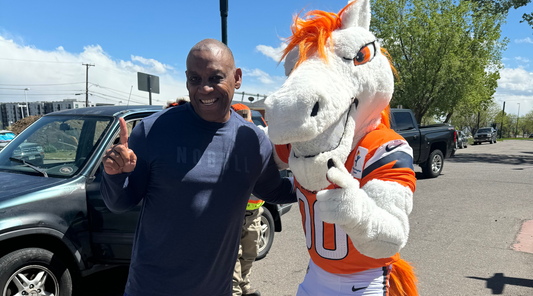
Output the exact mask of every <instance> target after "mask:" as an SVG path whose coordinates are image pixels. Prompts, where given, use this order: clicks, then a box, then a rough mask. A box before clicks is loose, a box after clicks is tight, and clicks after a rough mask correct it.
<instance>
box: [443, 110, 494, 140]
mask: <svg viewBox="0 0 533 296" xmlns="http://www.w3.org/2000/svg"><path fill="white" fill-rule="evenodd" d="M501 113H502V110H501V107H500V106H499V105H498V104H496V103H495V102H492V103H490V104H489V105H488V106H486V107H485V108H480V109H479V111H477V112H472V110H469V109H468V108H467V107H465V106H464V105H459V106H458V108H457V112H455V113H454V114H453V116H452V117H451V124H452V125H454V126H455V128H456V129H458V130H468V131H469V132H470V133H471V134H472V135H474V134H475V133H476V132H477V130H478V129H479V128H482V127H488V126H493V127H497V128H498V129H500V125H499V121H498V115H500V118H501Z"/></svg>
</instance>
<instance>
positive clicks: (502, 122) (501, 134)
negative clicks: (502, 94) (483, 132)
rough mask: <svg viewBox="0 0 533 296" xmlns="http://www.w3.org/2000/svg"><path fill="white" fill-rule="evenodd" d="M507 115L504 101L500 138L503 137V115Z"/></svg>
mask: <svg viewBox="0 0 533 296" xmlns="http://www.w3.org/2000/svg"><path fill="white" fill-rule="evenodd" d="M504 116H505V101H504V102H503V110H502V123H501V124H500V139H501V138H502V131H503V117H504Z"/></svg>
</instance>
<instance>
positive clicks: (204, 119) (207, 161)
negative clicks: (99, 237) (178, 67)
mask: <svg viewBox="0 0 533 296" xmlns="http://www.w3.org/2000/svg"><path fill="white" fill-rule="evenodd" d="M185 74H186V76H187V89H188V91H189V98H190V100H191V102H190V104H184V105H181V106H177V107H174V108H168V109H165V110H163V111H161V112H158V113H156V114H154V115H152V116H150V117H147V118H145V119H143V121H142V122H141V123H140V124H138V125H137V126H136V127H135V128H134V129H133V131H132V132H131V135H130V137H129V140H128V132H127V128H126V124H125V122H124V121H123V120H121V141H120V144H117V145H115V146H113V147H112V148H111V149H109V150H107V151H106V153H105V155H104V157H103V163H104V169H105V173H104V174H103V178H102V183H101V191H102V195H103V197H104V201H105V203H106V205H107V207H108V208H109V209H110V210H111V211H112V212H115V213H121V212H124V211H127V210H129V209H131V208H133V207H134V206H136V205H137V204H139V202H141V201H144V202H143V203H142V211H141V215H140V218H139V222H138V225H137V231H136V233H135V238H134V243H133V252H132V257H131V265H130V271H129V276H128V282H127V284H126V289H125V291H126V295H129V296H146V295H150V296H152V295H153V296H177V295H212V296H215V295H216V296H218V295H223V296H230V295H232V275H233V270H234V267H235V262H236V260H237V253H238V249H239V239H240V236H241V227H242V225H243V215H242V213H244V212H245V210H246V206H247V203H248V198H249V197H250V194H251V193H252V192H253V194H254V195H255V196H257V197H259V198H261V199H263V200H265V201H268V202H272V203H291V202H295V201H296V195H295V192H294V186H293V185H292V180H289V179H282V178H280V176H279V172H278V169H277V167H276V164H275V163H274V158H273V156H272V146H271V144H270V141H269V139H268V138H267V137H266V135H265V133H263V132H262V131H261V130H259V129H258V128H257V127H255V126H254V125H253V124H252V123H250V122H247V121H246V120H244V119H243V118H242V117H241V116H239V115H238V114H237V113H235V112H234V111H231V110H230V105H231V100H232V98H233V94H234V91H235V89H238V88H239V87H240V86H241V82H242V71H241V70H240V69H239V68H236V67H235V62H234V59H233V54H232V53H231V50H230V49H229V48H228V47H227V46H226V45H224V44H223V43H221V42H219V41H217V40H213V39H205V40H202V41H200V42H199V43H198V44H196V45H195V46H194V47H193V48H192V49H191V50H190V52H189V55H188V56H187V71H186V72H185Z"/></svg>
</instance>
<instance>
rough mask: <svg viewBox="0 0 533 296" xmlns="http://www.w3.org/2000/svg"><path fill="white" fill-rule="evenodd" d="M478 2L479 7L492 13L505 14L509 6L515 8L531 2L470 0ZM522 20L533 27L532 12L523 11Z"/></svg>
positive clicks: (523, 0) (528, 0) (519, 0)
mask: <svg viewBox="0 0 533 296" xmlns="http://www.w3.org/2000/svg"><path fill="white" fill-rule="evenodd" d="M471 1H472V2H474V3H477V4H478V7H479V9H487V10H488V11H490V12H491V13H493V14H503V15H505V16H507V13H508V12H509V10H510V9H511V8H514V9H517V8H520V7H522V6H526V5H527V4H529V3H531V0H498V1H497V0H471ZM520 22H521V23H522V22H527V23H528V24H529V25H530V26H531V27H533V13H529V14H527V13H524V14H523V15H522V20H521V21H520Z"/></svg>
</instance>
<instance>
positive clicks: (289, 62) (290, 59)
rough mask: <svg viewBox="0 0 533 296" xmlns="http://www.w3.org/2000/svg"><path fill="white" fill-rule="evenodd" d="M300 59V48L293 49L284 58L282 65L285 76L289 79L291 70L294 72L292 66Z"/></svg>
mask: <svg viewBox="0 0 533 296" xmlns="http://www.w3.org/2000/svg"><path fill="white" fill-rule="evenodd" d="M299 57H300V47H299V46H296V47H294V48H293V49H292V50H291V51H289V53H288V54H287V56H285V63H283V68H285V76H287V77H289V75H290V74H291V72H292V70H294V66H295V65H296V63H297V62H298V58H299Z"/></svg>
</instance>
